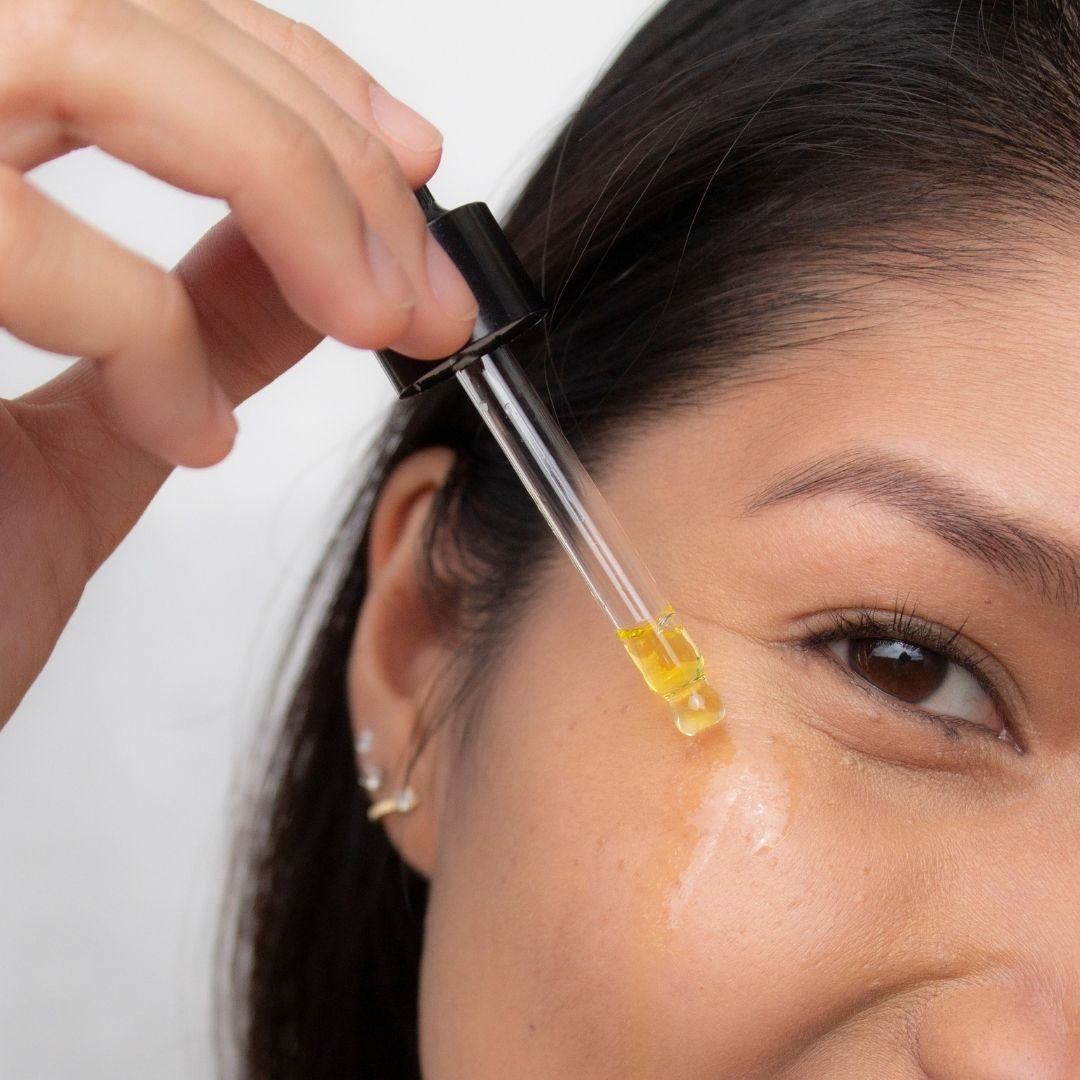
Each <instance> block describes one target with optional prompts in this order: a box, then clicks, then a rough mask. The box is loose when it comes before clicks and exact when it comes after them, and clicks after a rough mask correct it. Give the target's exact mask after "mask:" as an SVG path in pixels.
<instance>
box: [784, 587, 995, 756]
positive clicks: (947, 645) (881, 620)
mask: <svg viewBox="0 0 1080 1080" xmlns="http://www.w3.org/2000/svg"><path fill="white" fill-rule="evenodd" d="M824 614H825V615H826V616H827V617H828V619H829V622H830V623H831V625H830V626H829V627H828V628H827V629H824V630H820V631H816V632H814V633H813V634H811V635H810V636H809V637H807V638H804V639H803V640H802V642H801V643H800V645H801V647H802V648H804V649H807V650H816V651H821V650H822V649H823V647H824V646H826V645H829V644H832V643H833V642H835V641H840V640H842V639H843V638H848V637H850V638H856V639H858V638H863V639H866V638H883V639H888V640H896V641H906V642H908V643H909V644H911V645H918V646H919V647H920V648H923V649H928V650H930V651H931V652H936V653H940V654H941V655H942V656H944V657H945V659H946V660H948V661H949V662H950V663H953V664H956V665H957V666H958V667H960V668H963V670H964V671H966V672H968V674H970V675H971V677H972V678H973V679H974V680H975V681H976V682H977V683H978V684H979V686H981V687H982V689H983V690H984V691H986V694H987V696H988V697H989V698H990V700H991V701H992V702H993V703H994V707H995V708H996V709H997V710H998V712H999V713H1000V714H1001V717H1002V719H1003V720H1004V721H1005V727H1006V729H1010V727H1011V725H1010V724H1009V721H1008V710H1007V708H1006V707H1005V703H1004V701H1003V699H1002V696H1001V694H1000V693H999V692H998V689H997V687H996V686H995V685H994V682H993V680H992V679H991V678H990V676H989V675H988V674H987V672H986V669H985V666H986V662H985V660H984V659H983V658H982V657H980V656H979V655H978V654H977V653H976V652H975V651H974V649H973V648H972V647H971V646H969V645H967V644H966V643H965V642H964V640H963V638H962V637H961V631H960V630H947V629H946V628H945V627H944V626H941V625H940V624H939V623H934V622H930V621H929V620H927V619H923V618H921V617H920V616H919V615H917V614H916V613H915V611H914V610H913V609H904V608H901V609H900V610H898V611H892V612H883V611H872V610H870V609H868V608H860V609H857V610H855V611H829V612H825V613H824ZM961 626H963V624H961ZM897 704H898V707H900V708H901V709H902V710H903V711H904V712H915V713H918V714H919V715H920V716H922V717H926V718H928V719H930V720H933V721H934V722H935V723H937V724H940V725H941V726H943V727H945V728H951V729H955V728H956V727H957V726H962V727H964V728H965V729H974V731H975V732H976V733H977V734H980V735H983V734H985V735H988V736H989V737H991V738H996V736H994V735H993V733H992V732H988V731H986V729H984V728H983V727H982V726H981V725H975V724H971V723H969V722H968V721H966V720H965V719H964V718H963V717H960V716H956V717H952V716H943V715H941V714H940V713H932V712H929V711H927V710H925V709H920V708H919V707H918V706H917V705H912V706H907V705H903V704H902V703H897Z"/></svg>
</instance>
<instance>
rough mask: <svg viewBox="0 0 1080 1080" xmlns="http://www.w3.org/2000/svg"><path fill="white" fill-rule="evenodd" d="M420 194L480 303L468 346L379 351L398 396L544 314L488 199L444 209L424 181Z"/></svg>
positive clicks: (433, 227)
mask: <svg viewBox="0 0 1080 1080" xmlns="http://www.w3.org/2000/svg"><path fill="white" fill-rule="evenodd" d="M416 198H417V200H418V201H419V203H420V205H421V206H422V207H423V209H424V214H425V215H426V217H427V222H428V230H429V231H430V232H431V234H432V235H433V236H434V237H435V239H436V240H438V242H439V243H440V244H441V245H442V246H443V248H444V249H445V251H446V253H447V255H449V256H450V258H451V259H452V260H453V262H454V264H455V265H456V266H457V268H458V269H459V270H460V271H461V274H462V277H464V278H465V280H466V281H467V282H468V284H469V287H470V288H471V289H472V291H473V295H474V296H475V297H476V301H477V303H478V304H479V306H480V314H479V315H478V316H477V319H476V326H475V327H474V328H473V333H472V337H470V338H469V341H468V343H467V344H466V345H465V347H464V348H463V349H462V350H461V351H460V352H457V353H454V355H453V356H448V357H446V358H445V359H442V360H414V359H413V358H412V357H411V356H402V355H401V354H400V353H396V352H393V351H392V350H390V349H384V350H383V351H381V352H378V353H376V354H375V355H376V356H378V358H379V361H380V363H381V364H382V366H383V369H384V370H385V371H386V373H387V375H389V376H390V380H391V382H393V384H394V386H395V387H396V388H397V392H398V396H399V397H409V396H410V395H411V394H418V393H420V391H422V390H426V389H428V387H431V386H434V385H435V384H436V383H439V382H442V380H443V379H445V378H447V377H449V376H450V375H452V374H453V373H454V371H455V370H456V369H457V368H459V367H461V366H462V364H467V363H468V362H469V361H470V360H473V359H475V358H476V357H478V356H483V355H485V354H486V353H489V352H491V350H492V349H494V348H497V347H498V346H499V345H504V344H506V343H507V342H508V341H510V340H512V339H513V338H515V337H517V336H518V335H519V334H521V333H523V332H524V331H525V330H528V329H529V328H530V327H531V326H534V325H535V324H536V323H538V322H539V321H540V320H541V319H542V318H543V317H544V301H543V299H542V298H541V296H540V293H539V292H538V291H537V289H536V286H535V285H534V284H533V282H532V279H531V278H530V277H529V275H528V274H527V273H526V271H525V267H524V266H522V265H521V262H520V260H519V259H518V257H517V256H516V255H515V254H514V249H513V248H512V247H511V246H510V242H509V241H508V240H507V239H506V235H505V234H504V233H503V231H502V229H501V228H500V227H499V223H498V222H497V221H496V220H495V216H494V215H493V214H492V212H491V211H490V210H489V209H488V208H487V206H486V205H485V204H484V203H468V204H466V205H465V206H459V207H458V208H457V209H456V210H444V209H443V208H442V207H441V206H439V204H438V203H437V202H435V200H434V199H433V198H432V196H431V192H430V191H428V189H427V188H426V187H422V188H420V190H419V191H418V192H417V193H416Z"/></svg>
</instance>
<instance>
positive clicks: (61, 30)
mask: <svg viewBox="0 0 1080 1080" xmlns="http://www.w3.org/2000/svg"><path fill="white" fill-rule="evenodd" d="M117 6H118V5H117V3H116V0H100V2H99V0H36V2H35V3H34V4H32V5H31V4H19V5H16V7H17V8H19V9H22V10H23V12H24V16H23V26H22V29H24V30H25V31H26V32H27V34H28V37H29V39H30V40H35V39H36V40H37V42H39V43H40V44H41V45H43V46H45V47H47V48H48V49H49V50H52V51H55V50H60V52H61V53H67V52H68V51H70V49H72V48H73V47H74V46H75V44H76V43H77V42H78V41H79V40H81V39H82V37H83V35H84V34H85V33H86V32H87V30H92V29H93V28H95V27H96V26H97V25H99V24H100V22H101V21H102V16H103V15H105V14H106V13H107V12H109V10H110V9H111V10H115V8H116V7H117Z"/></svg>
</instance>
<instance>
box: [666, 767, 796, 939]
mask: <svg viewBox="0 0 1080 1080" xmlns="http://www.w3.org/2000/svg"><path fill="white" fill-rule="evenodd" d="M789 807H790V797H789V794H788V790H787V787H786V786H785V785H783V784H782V783H780V782H779V781H778V780H777V779H774V778H772V777H769V776H767V775H765V774H764V773H763V772H760V771H758V770H756V769H753V768H751V767H750V766H746V767H744V768H743V769H741V770H740V771H739V772H738V773H737V774H734V775H733V774H732V772H731V770H729V769H727V768H725V767H721V768H719V769H717V770H716V771H715V772H714V773H713V775H712V777H711V779H710V780H709V783H708V785H707V787H706V789H705V795H704V798H703V799H702V800H701V803H700V805H699V806H698V807H697V809H696V810H695V811H693V813H692V814H691V815H690V819H689V820H690V824H691V825H692V826H693V827H694V828H695V829H696V830H697V832H698V838H697V842H696V844H695V845H694V848H693V853H692V855H691V856H690V860H689V862H688V863H687V865H686V867H685V868H684V869H683V871H682V873H681V874H680V875H679V878H678V880H677V881H676V883H675V886H674V888H673V889H672V890H671V891H670V893H669V894H668V897H667V901H666V904H665V909H666V914H667V923H668V926H669V927H671V928H672V929H673V930H674V929H677V928H678V927H679V926H680V924H681V923H682V919H683V915H684V913H685V911H686V908H687V906H688V905H689V904H691V903H693V901H694V897H695V895H696V893H697V885H698V879H699V878H700V877H701V875H702V873H703V872H704V871H705V869H706V868H707V867H708V866H709V865H710V864H711V863H712V861H713V859H714V858H716V855H717V848H718V847H719V845H720V841H721V840H722V839H724V838H726V837H730V839H731V840H732V841H734V842H735V843H737V844H738V845H739V847H740V848H741V849H742V850H743V851H744V852H745V854H747V855H757V854H759V853H760V852H763V851H770V850H772V848H774V847H775V846H776V845H777V844H778V843H779V842H780V839H781V838H782V837H783V835H784V833H785V831H786V830H787V823H788V810H789Z"/></svg>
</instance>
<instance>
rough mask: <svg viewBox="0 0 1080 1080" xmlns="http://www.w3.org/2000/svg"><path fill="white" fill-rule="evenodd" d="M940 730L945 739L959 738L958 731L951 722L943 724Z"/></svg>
mask: <svg viewBox="0 0 1080 1080" xmlns="http://www.w3.org/2000/svg"><path fill="white" fill-rule="evenodd" d="M942 730H943V731H944V732H945V738H946V739H959V738H960V732H959V731H957V730H956V728H954V727H953V726H952V725H951V724H945V725H944V727H943V728H942Z"/></svg>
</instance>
